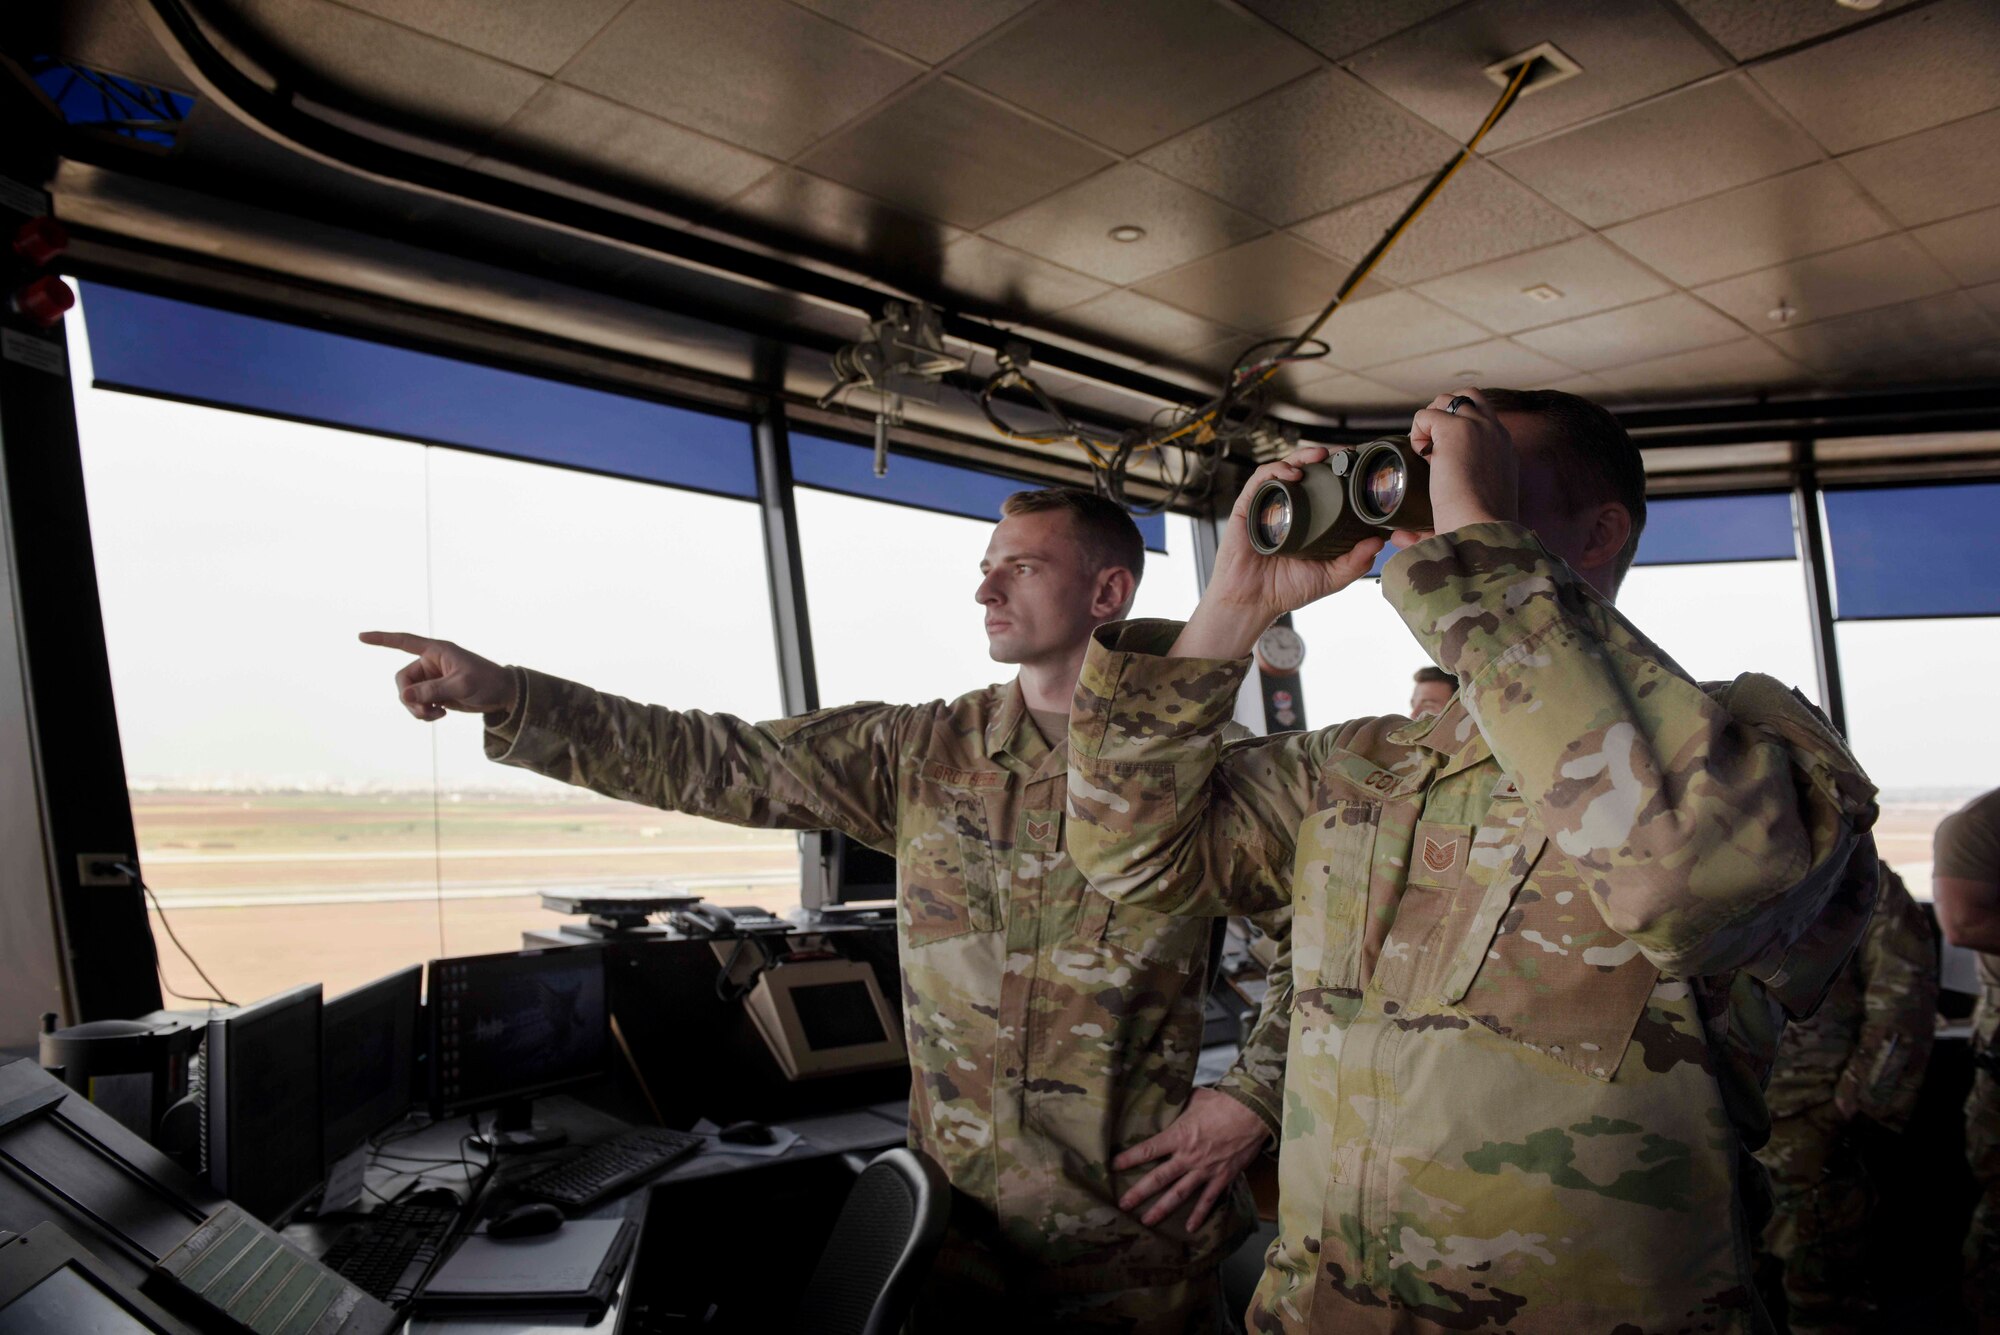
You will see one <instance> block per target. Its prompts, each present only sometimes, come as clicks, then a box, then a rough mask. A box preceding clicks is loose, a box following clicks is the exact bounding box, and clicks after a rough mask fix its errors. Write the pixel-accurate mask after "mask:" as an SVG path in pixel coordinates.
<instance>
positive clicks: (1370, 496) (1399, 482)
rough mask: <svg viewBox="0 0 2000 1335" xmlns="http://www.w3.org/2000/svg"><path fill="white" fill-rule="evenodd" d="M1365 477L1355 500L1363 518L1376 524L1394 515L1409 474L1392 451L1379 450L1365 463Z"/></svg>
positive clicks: (1401, 501)
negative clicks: (1363, 511) (1358, 503)
mask: <svg viewBox="0 0 2000 1335" xmlns="http://www.w3.org/2000/svg"><path fill="white" fill-rule="evenodd" d="M1369 463H1370V467H1369V469H1368V474H1367V476H1365V477H1363V478H1362V479H1361V486H1360V492H1361V495H1360V497H1359V499H1360V501H1361V504H1362V506H1364V507H1366V509H1365V513H1364V517H1365V518H1367V519H1368V520H1370V521H1371V522H1380V521H1381V520H1384V519H1387V518H1388V517H1389V516H1390V515H1393V514H1395V513H1396V507H1398V506H1400V505H1401V504H1402V503H1403V496H1404V494H1405V493H1406V492H1408V491H1409V489H1410V472H1409V469H1407V468H1405V467H1404V466H1403V458H1402V456H1401V455H1399V454H1397V453H1396V452H1395V451H1394V450H1383V451H1381V452H1380V453H1379V454H1377V455H1376V456H1375V457H1374V458H1373V459H1371V460H1370V461H1369Z"/></svg>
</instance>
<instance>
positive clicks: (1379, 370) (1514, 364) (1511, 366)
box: [1368, 338, 1576, 401]
mask: <svg viewBox="0 0 2000 1335" xmlns="http://www.w3.org/2000/svg"><path fill="white" fill-rule="evenodd" d="M1575 374H1576V372H1575V370H1574V369H1573V368H1571V367H1568V366H1564V365H1563V364H1562V363H1561V362H1558V361H1555V360H1553V359H1552V358H1549V357H1544V356H1543V355H1542V354H1541V353H1539V352H1535V351H1533V350H1532V349H1529V348H1524V347H1522V346H1521V345H1520V344H1518V343H1515V342H1513V341H1512V340H1509V339H1504V338H1496V339H1491V340H1489V341H1488V342H1485V343H1474V344H1473V345H1472V346H1470V347H1465V348H1453V349H1451V351H1449V352H1433V353H1431V354H1430V355H1429V356H1425V357H1412V358H1410V359H1409V360H1408V361H1400V362H1397V363H1395V364H1394V365H1392V366H1377V367H1375V368H1374V369H1373V370H1371V371H1369V372H1368V375H1369V378H1370V379H1372V380H1379V381H1381V382H1382V383H1383V384H1385V385H1388V386H1390V387H1391V388H1392V389H1400V390H1402V391H1404V392H1405V393H1407V394H1411V395H1414V396H1415V397H1416V398H1417V399H1419V400H1420V401H1421V400H1427V399H1430V398H1433V397H1435V396H1436V395H1438V394H1441V393H1443V392H1444V391H1445V390H1447V389H1450V388H1452V387H1453V386H1455V385H1466V384H1475V385H1507V386H1510V387H1513V388H1519V389H1536V388H1539V387H1540V386H1542V385H1546V384H1549V383H1550V382H1551V381H1556V380H1567V379H1569V378H1570V377H1571V376H1573V375H1575Z"/></svg>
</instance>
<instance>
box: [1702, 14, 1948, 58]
mask: <svg viewBox="0 0 2000 1335" xmlns="http://www.w3.org/2000/svg"><path fill="white" fill-rule="evenodd" d="M1909 3H1910V0H1887V3H1885V4H1882V5H1881V6H1879V7H1878V8H1877V9H1875V10H1874V11H1873V12H1872V13H1871V12H1864V11H1862V10H1858V9H1849V8H1848V7H1847V6H1845V5H1837V4H1830V5H1822V4H1810V5H1759V4H1750V5H1746V4H1744V3H1743V0H1680V6H1681V8H1682V9H1684V10H1686V11H1687V13H1688V17H1689V18H1691V19H1693V20H1694V21H1695V22H1696V23H1699V24H1700V25H1701V26H1702V27H1704V28H1706V29H1707V30H1708V35H1709V36H1711V37H1713V38H1714V39H1715V40H1716V41H1718V42H1720V43H1722V45H1723V46H1724V47H1726V48H1728V51H1729V54H1730V55H1732V56H1735V57H1736V58H1737V59H1738V60H1749V59H1751V58H1752V57H1755V56H1761V55H1767V54H1769V53H1770V52H1772V51H1778V50H1782V49H1783V48H1785V47H1788V46H1797V45H1798V44H1799V43H1800V42H1809V41H1811V40H1812V39H1813V38H1815V37H1824V36H1825V35H1826V34H1828V33H1830V32H1838V31H1839V30H1840V29H1842V28H1845V27H1847V26H1849V25H1850V24H1855V23H1859V22H1861V21H1862V20H1863V19H1868V18H1876V17H1879V16H1880V15H1883V14H1887V13H1890V12H1892V11H1894V10H1898V9H1901V8H1902V7H1903V6H1904V5H1907V4H1909Z"/></svg>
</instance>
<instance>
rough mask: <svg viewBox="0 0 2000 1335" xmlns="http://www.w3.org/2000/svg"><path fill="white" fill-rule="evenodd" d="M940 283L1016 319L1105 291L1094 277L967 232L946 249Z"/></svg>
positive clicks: (946, 288)
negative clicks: (1085, 275) (941, 281)
mask: <svg viewBox="0 0 2000 1335" xmlns="http://www.w3.org/2000/svg"><path fill="white" fill-rule="evenodd" d="M943 283H944V288H945V290H946V291H948V292H950V293H953V294H956V295H958V296H960V297H970V298H973V299H975V300H976V301H977V302H978V303H980V304H981V305H982V306H984V307H985V308H987V310H989V311H992V312H995V313H999V314H1004V315H1008V316H1012V317H1014V318H1016V319H1029V318H1032V317H1035V316H1038V315H1044V314H1047V313H1048V312H1050V311H1059V310H1062V309H1063V308H1065V307H1068V306H1074V305H1076V304H1077V303H1078V302H1080V301H1088V300H1090V299H1091V298H1092V297H1097V296H1102V295H1103V294H1104V292H1105V291H1106V290H1107V289H1106V287H1105V285H1104V284H1103V283H1100V282H1098V281H1097V280H1096V279H1095V278H1086V277H1084V276H1083V275H1082V274H1080V273H1076V272H1074V271H1072V270H1069V269H1065V268H1062V267H1061V266H1059V265H1054V264H1050V263H1048V262H1047V261H1046V260H1038V259H1036V258H1035V257H1034V256H1033V255H1026V254H1023V253H1022V252H1020V251H1018V250H1010V249H1008V248H1007V247H1006V246H1003V245H1001V244H1000V243H999V242H997V241H988V240H987V239H986V238H985V237H983V236H968V237H965V238H963V239H961V240H958V241H954V242H952V243H951V244H950V245H949V246H946V247H945V249H944V274H943Z"/></svg>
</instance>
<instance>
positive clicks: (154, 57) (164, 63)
mask: <svg viewBox="0 0 2000 1335" xmlns="http://www.w3.org/2000/svg"><path fill="white" fill-rule="evenodd" d="M55 14H56V23H57V24H58V27H57V31H56V50H57V51H59V52H61V53H62V56H63V59H65V60H70V61H74V62H76V63H77V64H79V65H84V66H88V67H89V68H91V69H94V70H103V71H104V72H105V73H107V74H117V75H121V76H123V77H125V78H127V79H136V80H137V81H138V82H140V83H147V84H151V85H153V86H154V87H155V88H171V89H173V90H175V91H176V92H193V91H194V87H193V84H192V82H191V81H190V80H189V79H188V76H187V72H186V71H185V70H183V69H182V68H181V67H180V66H179V65H178V64H176V63H175V61H174V58H173V57H172V56H170V55H168V54H167V53H166V52H165V51H163V50H161V49H160V44H159V42H157V41H156V40H154V38H153V34H152V32H151V30H150V29H148V28H147V27H146V24H145V21H144V20H143V19H141V18H140V17H139V15H138V12H137V11H136V10H134V9H133V8H132V3H131V0H99V2H98V3H96V4H66V5H59V6H56V7H55Z"/></svg>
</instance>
